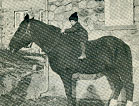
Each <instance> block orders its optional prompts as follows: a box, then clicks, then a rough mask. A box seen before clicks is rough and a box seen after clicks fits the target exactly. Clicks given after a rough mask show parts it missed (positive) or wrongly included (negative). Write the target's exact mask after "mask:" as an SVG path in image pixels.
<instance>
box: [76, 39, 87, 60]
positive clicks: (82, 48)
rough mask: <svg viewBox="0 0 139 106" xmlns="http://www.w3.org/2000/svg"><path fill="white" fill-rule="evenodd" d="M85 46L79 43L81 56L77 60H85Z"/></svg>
mask: <svg viewBox="0 0 139 106" xmlns="http://www.w3.org/2000/svg"><path fill="white" fill-rule="evenodd" d="M85 49H86V48H85V44H84V43H83V42H81V50H82V54H81V56H80V57H79V58H78V59H84V58H86V54H85Z"/></svg>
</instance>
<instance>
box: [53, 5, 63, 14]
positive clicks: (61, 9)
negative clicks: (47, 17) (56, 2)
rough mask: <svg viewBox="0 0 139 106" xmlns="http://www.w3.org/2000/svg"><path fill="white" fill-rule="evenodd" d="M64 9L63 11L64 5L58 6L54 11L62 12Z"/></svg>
mask: <svg viewBox="0 0 139 106" xmlns="http://www.w3.org/2000/svg"><path fill="white" fill-rule="evenodd" d="M64 11H65V6H60V7H58V8H57V9H56V10H55V11H54V12H55V13H63V12H64Z"/></svg>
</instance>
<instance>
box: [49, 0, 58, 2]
mask: <svg viewBox="0 0 139 106" xmlns="http://www.w3.org/2000/svg"><path fill="white" fill-rule="evenodd" d="M56 1H57V0H49V2H56Z"/></svg>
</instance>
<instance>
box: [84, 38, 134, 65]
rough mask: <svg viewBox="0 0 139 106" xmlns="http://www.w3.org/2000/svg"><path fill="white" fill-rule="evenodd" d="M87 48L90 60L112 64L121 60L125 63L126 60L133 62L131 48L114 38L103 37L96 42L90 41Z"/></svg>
mask: <svg viewBox="0 0 139 106" xmlns="http://www.w3.org/2000/svg"><path fill="white" fill-rule="evenodd" d="M86 47H87V48H86V54H87V58H88V59H93V60H95V61H99V62H103V63H105V62H106V63H111V64H113V63H114V62H119V59H120V58H121V59H123V61H125V58H126V59H128V60H129V61H132V60H131V58H132V57H131V51H130V48H129V46H128V45H127V44H126V43H124V42H123V41H122V40H121V39H119V38H117V37H114V36H103V37H101V38H98V39H96V40H91V41H88V42H87V44H86Z"/></svg>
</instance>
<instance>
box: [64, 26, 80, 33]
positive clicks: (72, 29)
mask: <svg viewBox="0 0 139 106" xmlns="http://www.w3.org/2000/svg"><path fill="white" fill-rule="evenodd" d="M76 30H78V28H76V27H71V28H69V29H65V33H72V32H75V31H76Z"/></svg>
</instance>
